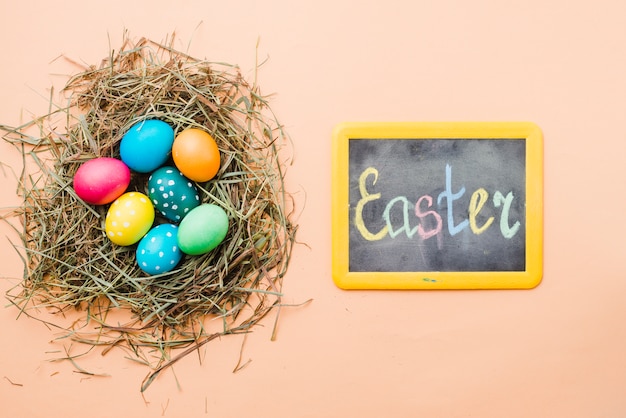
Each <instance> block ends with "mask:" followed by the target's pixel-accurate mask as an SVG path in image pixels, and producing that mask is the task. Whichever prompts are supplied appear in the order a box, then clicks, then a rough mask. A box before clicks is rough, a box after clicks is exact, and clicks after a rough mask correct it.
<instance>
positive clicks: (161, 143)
mask: <svg viewBox="0 0 626 418" xmlns="http://www.w3.org/2000/svg"><path fill="white" fill-rule="evenodd" d="M173 143H174V129H173V128H172V127H171V126H170V125H168V124H167V123H165V122H163V121H162V120H158V119H148V120H144V121H141V122H137V123H136V124H134V125H133V126H131V128H130V129H129V130H128V131H127V132H126V133H125V134H124V136H123V137H122V140H121V141H120V158H121V159H122V161H123V162H124V163H125V164H126V165H127V166H128V167H129V168H130V169H131V170H134V171H136V172H138V173H149V172H151V171H153V170H156V169H157V168H159V167H161V166H162V165H163V164H165V162H166V161H167V159H168V158H169V156H170V154H171V153H172V144H173Z"/></svg>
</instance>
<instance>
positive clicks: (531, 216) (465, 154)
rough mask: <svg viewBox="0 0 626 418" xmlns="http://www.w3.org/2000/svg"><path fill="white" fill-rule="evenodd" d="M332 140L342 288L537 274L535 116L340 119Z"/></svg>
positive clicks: (440, 284)
mask: <svg viewBox="0 0 626 418" xmlns="http://www.w3.org/2000/svg"><path fill="white" fill-rule="evenodd" d="M333 141H334V147H333V173H332V178H333V183H332V184H333V247H332V251H333V279H334V281H335V283H336V284H337V285H338V286H339V287H342V288H346V289H351V288H356V289H359V288H360V289H376V288H377V289H393V288H398V289H438V288H439V289H470V288H471V289H477V288H531V287H534V286H536V285H537V284H538V283H539V282H540V281H541V277H542V247H543V246H542V240H543V220H542V219H543V216H542V211H543V209H542V208H543V204H542V199H543V187H542V186H543V172H542V167H543V161H542V154H543V152H542V148H543V145H542V135H541V131H540V130H539V128H538V127H537V126H536V125H534V124H531V123H344V124H341V125H339V126H338V127H337V128H336V129H335V131H334V134H333Z"/></svg>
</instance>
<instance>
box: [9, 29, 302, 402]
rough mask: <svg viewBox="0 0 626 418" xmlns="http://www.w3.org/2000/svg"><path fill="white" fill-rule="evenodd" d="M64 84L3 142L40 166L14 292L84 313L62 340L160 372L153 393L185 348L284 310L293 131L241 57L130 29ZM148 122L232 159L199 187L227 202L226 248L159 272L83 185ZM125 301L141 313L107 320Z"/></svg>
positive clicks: (27, 181) (31, 309)
mask: <svg viewBox="0 0 626 418" xmlns="http://www.w3.org/2000/svg"><path fill="white" fill-rule="evenodd" d="M172 39H173V38H172ZM255 78H256V77H255ZM64 91H65V93H67V97H68V98H69V100H68V104H67V106H62V107H56V108H51V111H50V113H49V114H47V115H45V116H43V117H41V118H38V119H37V120H35V121H33V122H30V123H28V124H26V125H23V126H21V127H18V128H8V127H6V126H4V127H3V129H4V131H5V135H4V139H5V140H7V141H10V142H12V143H14V144H15V145H16V146H18V147H19V149H20V150H21V152H22V155H23V156H24V162H25V166H26V167H30V169H25V170H24V171H23V172H22V175H21V178H20V179H19V187H18V193H19V194H20V195H21V196H22V197H23V205H22V206H21V207H20V208H18V210H17V211H16V212H14V215H16V216H17V217H19V219H20V221H21V224H22V226H23V228H21V230H19V231H18V232H19V233H20V236H21V238H22V243H21V245H16V247H18V250H19V251H18V252H19V253H20V255H21V256H22V257H23V260H24V265H25V271H24V277H23V280H21V282H20V284H19V285H18V286H17V287H15V288H13V289H11V290H9V292H8V293H7V296H8V298H9V300H10V301H11V302H12V303H13V304H14V305H15V306H17V307H18V308H19V309H20V314H26V315H28V316H31V317H37V312H40V311H41V310H42V309H43V308H46V310H47V311H48V312H53V313H55V314H64V313H66V312H68V311H70V310H71V311H77V312H79V313H80V314H81V315H83V316H82V318H83V319H82V320H80V321H75V322H74V323H73V324H72V325H71V326H69V327H67V328H64V329H65V330H67V333H66V335H64V338H67V337H69V338H70V339H71V340H73V341H77V342H80V343H84V344H88V345H91V346H93V347H95V346H103V347H104V348H103V350H107V351H108V349H109V348H111V347H124V348H126V349H128V350H129V351H130V352H131V353H133V357H134V359H135V360H137V361H139V362H142V363H144V364H146V365H148V366H149V367H150V368H151V370H150V372H149V374H148V376H147V377H146V380H145V381H144V382H143V385H142V390H145V389H146V388H147V387H148V386H149V384H150V383H151V382H152V381H153V380H154V378H155V377H156V376H157V375H158V374H159V373H160V372H161V371H162V370H164V369H165V368H167V367H169V366H170V365H172V364H173V363H174V362H176V361H177V360H178V359H180V358H181V357H182V356H184V355H186V354H188V353H190V352H193V351H194V350H197V349H198V347H199V346H201V345H203V344H205V343H206V342H209V341H211V340H213V339H215V338H217V337H219V336H222V335H227V334H234V333H246V332H249V331H250V329H251V328H252V327H253V326H254V325H255V324H257V323H258V322H259V321H260V320H261V319H262V318H264V317H265V316H266V315H267V314H268V313H269V312H270V311H272V310H274V309H275V310H276V311H279V310H280V307H281V306H282V304H281V285H282V278H283V276H284V275H285V272H286V270H287V266H288V264H289V258H290V254H291V249H292V245H293V243H294V236H295V231H296V227H295V225H294V224H293V223H292V222H291V221H290V217H289V215H290V212H291V210H292V207H291V206H292V205H291V203H290V201H289V195H288V194H287V193H286V192H285V188H284V171H283V169H284V164H283V163H282V162H281V160H280V156H281V153H279V149H280V148H281V147H282V146H283V145H285V144H288V138H287V135H286V133H285V132H284V131H283V129H282V126H281V125H280V123H278V121H277V119H276V117H275V116H274V114H273V112H272V111H271V109H270V107H269V105H268V102H267V100H266V98H265V97H264V96H262V95H261V94H260V92H259V89H258V86H257V85H256V80H255V81H254V82H253V83H252V84H250V83H249V82H247V81H246V80H245V79H244V78H243V77H242V76H241V74H240V72H239V70H238V68H237V67H236V66H233V65H228V64H223V63H213V62H207V61H205V60H199V59H195V58H193V57H191V56H189V55H187V54H185V53H183V52H180V51H177V50H175V49H174V48H173V47H172V42H169V43H168V42H166V43H164V44H159V43H156V42H153V41H150V40H148V39H141V40H139V41H138V42H132V41H130V40H129V39H128V38H126V39H125V40H124V42H123V44H122V46H121V48H120V49H119V50H118V51H117V52H115V51H111V53H110V55H109V56H108V57H107V58H106V59H104V60H103V61H102V63H101V64H100V65H99V66H90V67H89V68H86V69H85V70H84V71H83V72H81V73H79V74H77V75H75V76H73V77H71V78H70V79H69V81H68V83H67V85H66V86H65V89H64ZM55 118H56V120H57V123H56V124H55V125H54V126H53V125H52V124H51V122H50V121H51V120H52V119H55ZM148 118H157V119H161V120H163V121H166V122H168V123H169V124H171V126H172V127H173V128H174V129H175V131H176V132H179V131H180V130H182V129H185V128H189V127H197V128H201V129H204V130H206V131H207V132H209V133H210V134H211V135H212V136H213V137H214V138H215V140H216V142H217V143H218V146H219V149H220V153H221V156H222V164H221V168H220V170H219V173H218V175H217V176H216V177H215V178H214V179H212V180H210V181H208V182H206V183H202V184H197V186H198V189H199V190H200V193H201V199H202V201H203V202H208V203H214V204H217V205H219V206H221V207H222V208H223V209H224V210H225V211H226V212H227V214H228V215H229V218H230V226H229V231H228V235H227V237H226V239H225V240H224V241H223V242H222V244H220V246H219V247H218V248H216V249H215V250H213V251H211V252H210V253H207V254H205V255H202V256H186V257H185V258H184V260H183V262H182V263H181V264H180V265H179V266H178V267H177V269H176V270H174V271H172V272H169V273H165V274H161V275H158V276H148V275H146V274H145V273H143V272H142V271H141V270H140V269H139V268H138V266H137V264H136V261H135V248H134V246H132V247H120V246H116V245H114V244H112V243H111V242H110V241H109V240H108V238H107V237H106V236H105V233H104V218H105V215H106V211H107V206H90V205H87V204H86V203H84V202H83V201H82V200H81V199H80V198H78V197H77V196H76V194H75V192H74V190H73V188H72V179H73V176H74V174H75V172H76V170H77V169H78V167H79V166H80V165H81V164H82V163H84V162H85V161H87V160H89V159H91V158H94V157H119V146H118V145H119V142H120V140H121V138H122V136H123V135H124V133H125V131H126V130H127V129H128V128H129V127H130V126H132V125H133V124H135V123H136V122H138V121H141V120H145V119H148ZM59 122H60V123H59ZM59 125H60V126H59ZM63 125H65V126H63ZM33 127H35V128H36V131H37V133H36V134H35V135H33V134H32V131H33V129H32V128H33ZM33 167H34V170H33ZM146 179H147V175H142V174H138V173H133V174H132V179H131V184H130V187H129V189H128V190H129V191H131V190H135V191H141V192H143V193H146V183H147V181H146ZM156 222H159V220H158V219H157V221H156ZM18 229H19V228H18ZM113 309H118V310H122V311H127V312H129V314H128V322H126V323H119V322H116V323H114V324H111V323H109V322H107V315H108V314H109V313H110V312H111V310H113ZM277 313H278V312H277ZM277 317H278V316H276V319H277ZM208 319H209V320H210V319H218V321H213V322H212V323H213V324H215V323H216V322H217V323H219V329H217V330H211V329H210V328H211V327H210V326H207V320H208ZM87 324H90V326H87ZM94 324H96V325H95V326H94ZM94 330H95V331H94ZM68 358H69V359H70V360H71V359H72V357H71V356H70V355H69V354H68Z"/></svg>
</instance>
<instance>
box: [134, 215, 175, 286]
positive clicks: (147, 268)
mask: <svg viewBox="0 0 626 418" xmlns="http://www.w3.org/2000/svg"><path fill="white" fill-rule="evenodd" d="M177 232H178V227H177V226H176V225H172V224H161V225H158V226H155V227H154V228H152V229H151V230H150V231H148V233H147V234H146V235H145V236H144V237H143V238H142V239H141V241H139V244H137V251H136V256H137V264H138V265H139V268H140V269H142V270H143V271H144V272H146V273H148V274H160V273H167V272H168V271H171V270H173V269H174V268H175V267H176V265H177V264H178V262H179V261H180V259H181V258H182V257H183V253H182V252H181V251H180V249H179V248H178V242H177V239H176V236H177Z"/></svg>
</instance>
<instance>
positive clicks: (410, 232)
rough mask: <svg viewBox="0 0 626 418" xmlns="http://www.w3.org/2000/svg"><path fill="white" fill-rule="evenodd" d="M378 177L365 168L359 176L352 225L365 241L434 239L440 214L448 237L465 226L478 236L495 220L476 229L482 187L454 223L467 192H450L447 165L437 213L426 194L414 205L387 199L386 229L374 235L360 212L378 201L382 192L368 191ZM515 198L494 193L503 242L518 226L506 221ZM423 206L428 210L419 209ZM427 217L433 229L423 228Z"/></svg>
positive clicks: (484, 197)
mask: <svg viewBox="0 0 626 418" xmlns="http://www.w3.org/2000/svg"><path fill="white" fill-rule="evenodd" d="M370 176H373V180H372V182H371V186H370V188H368V185H367V180H368V178H369V177H370ZM378 176H379V172H378V170H377V169H376V168H375V167H368V168H366V169H365V170H363V172H362V173H361V175H360V176H359V193H360V199H359V201H358V203H357V206H356V209H355V215H354V224H355V226H356V228H357V230H358V231H359V232H360V234H361V236H362V237H363V238H365V239H366V240H368V241H378V240H382V239H383V238H385V237H387V236H388V237H390V238H395V237H397V236H398V235H400V234H401V233H404V234H405V235H406V236H407V237H408V238H410V239H412V238H413V237H414V236H415V234H416V233H417V236H418V237H419V238H420V239H422V240H427V239H429V238H432V237H434V236H437V235H438V234H441V232H442V229H443V224H444V221H443V219H444V216H442V214H441V213H440V211H445V212H446V213H445V219H446V225H447V231H448V234H449V236H450V237H454V236H455V235H457V234H459V233H460V232H462V231H463V230H465V229H466V228H468V227H469V228H470V230H471V231H472V232H473V233H474V234H475V235H481V234H482V233H484V232H485V231H486V230H487V229H488V228H489V227H490V226H491V224H492V223H493V221H494V217H493V216H491V217H489V218H488V219H487V220H486V221H485V222H484V223H483V225H480V226H479V225H478V224H477V220H476V218H477V216H478V214H479V212H480V211H481V210H482V209H483V207H484V206H485V205H486V204H487V202H488V201H489V192H488V191H487V190H485V189H484V188H482V187H481V188H478V189H476V190H475V191H474V192H473V193H472V195H471V198H470V202H469V206H468V207H467V214H468V216H467V218H466V219H463V220H462V221H461V222H459V223H458V224H455V222H454V219H455V216H454V211H455V210H460V211H461V213H463V212H462V211H463V208H461V207H455V202H456V201H458V200H460V199H461V198H462V197H463V196H464V195H465V192H466V189H465V186H460V187H459V188H458V190H457V191H453V177H452V166H451V165H450V164H446V166H445V188H444V191H443V192H441V193H440V194H439V195H438V196H437V206H438V208H439V209H438V210H437V208H435V207H434V206H433V197H432V196H430V195H428V194H425V195H422V196H420V197H419V198H418V199H417V200H416V201H415V203H413V202H411V201H409V199H408V198H407V197H406V196H396V197H394V198H392V199H391V200H389V202H388V203H387V204H386V206H385V210H384V211H383V213H382V220H383V221H384V223H385V226H384V227H383V228H381V229H380V230H379V231H377V232H371V231H370V229H369V228H368V226H367V225H366V224H365V220H364V218H363V210H364V208H365V205H367V204H368V203H370V202H373V201H376V200H379V199H381V196H382V193H381V192H380V191H378V192H373V190H370V189H375V186H376V182H377V181H378ZM514 199H515V196H514V195H513V192H512V191H509V192H507V194H506V195H504V194H503V193H502V192H501V191H499V190H495V191H494V192H493V200H492V204H493V206H494V207H495V208H502V209H501V211H500V223H499V228H500V233H501V234H502V236H503V237H504V238H506V239H511V238H513V237H514V236H515V234H517V232H518V231H519V230H520V227H521V222H520V221H519V220H515V221H514V222H513V225H512V226H511V224H510V221H511V220H510V219H509V214H510V208H511V205H512V204H513V200H514ZM424 204H425V205H426V209H428V210H423V209H422V208H423V206H424ZM444 204H445V205H444ZM398 206H399V208H400V211H401V213H402V223H401V224H399V225H394V224H393V222H392V221H391V216H390V214H391V211H392V210H394V208H396V207H398ZM412 215H413V216H412ZM426 217H432V218H433V219H434V221H435V225H436V227H435V228H431V229H428V230H427V229H426V228H425V226H424V225H425V221H424V220H425V218H426ZM415 218H417V219H415Z"/></svg>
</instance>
